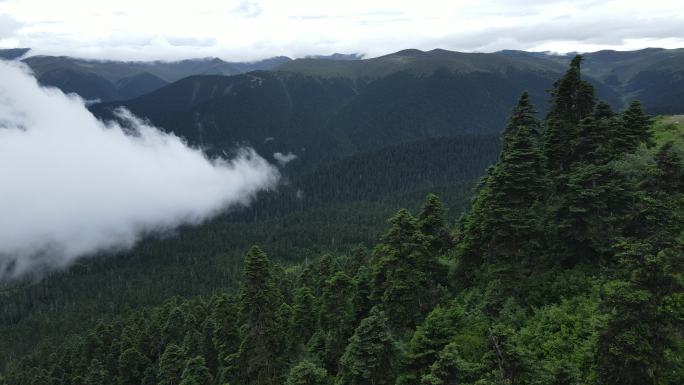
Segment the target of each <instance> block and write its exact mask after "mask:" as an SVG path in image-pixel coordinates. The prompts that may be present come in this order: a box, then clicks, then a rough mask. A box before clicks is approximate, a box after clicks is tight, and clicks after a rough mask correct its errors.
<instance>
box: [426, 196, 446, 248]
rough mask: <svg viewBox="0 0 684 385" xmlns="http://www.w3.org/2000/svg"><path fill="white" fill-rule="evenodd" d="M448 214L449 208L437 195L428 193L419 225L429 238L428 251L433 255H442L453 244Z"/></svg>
mask: <svg viewBox="0 0 684 385" xmlns="http://www.w3.org/2000/svg"><path fill="white" fill-rule="evenodd" d="M446 214H447V210H446V208H444V205H443V204H442V202H441V201H440V200H439V198H438V197H437V195H435V194H428V196H427V197H426V198H425V203H424V204H423V207H422V209H421V211H420V214H418V225H419V226H420V231H421V232H422V233H423V235H424V236H425V237H426V238H427V242H428V251H429V252H430V253H432V255H441V254H443V253H444V252H445V251H446V250H447V249H449V248H450V247H451V246H452V239H451V234H450V231H449V227H448V225H447V222H446Z"/></svg>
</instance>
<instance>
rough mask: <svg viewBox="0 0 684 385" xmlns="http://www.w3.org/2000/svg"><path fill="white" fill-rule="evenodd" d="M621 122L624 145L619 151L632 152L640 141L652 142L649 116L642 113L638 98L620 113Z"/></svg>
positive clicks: (648, 143) (649, 143)
mask: <svg viewBox="0 0 684 385" xmlns="http://www.w3.org/2000/svg"><path fill="white" fill-rule="evenodd" d="M622 124H623V126H624V130H623V131H622V132H621V135H622V136H624V138H625V139H624V143H625V146H624V147H623V148H621V149H620V150H621V151H623V152H632V151H634V150H635V149H636V148H637V147H638V146H639V145H640V144H641V143H645V144H647V145H651V144H652V136H653V134H652V132H651V118H650V117H649V116H648V115H646V114H645V113H644V110H643V108H642V107H641V103H640V102H639V101H638V100H633V101H632V102H631V103H630V104H629V107H628V108H627V109H626V110H625V112H623V113H622Z"/></svg>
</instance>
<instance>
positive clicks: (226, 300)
mask: <svg viewBox="0 0 684 385" xmlns="http://www.w3.org/2000/svg"><path fill="white" fill-rule="evenodd" d="M212 307H213V312H214V318H216V327H215V328H214V331H213V335H212V341H213V344H214V346H215V347H216V353H217V360H218V366H219V369H218V374H217V377H218V379H219V380H220V381H222V382H228V380H229V379H230V378H232V377H234V376H235V372H236V371H237V353H238V350H239V348H240V342H241V337H240V333H239V331H238V318H239V314H238V313H239V311H238V309H239V307H238V303H237V300H236V298H235V297H233V296H227V295H222V296H220V297H218V299H217V300H215V301H214V303H213V304H212Z"/></svg>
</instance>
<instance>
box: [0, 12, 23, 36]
mask: <svg viewBox="0 0 684 385" xmlns="http://www.w3.org/2000/svg"><path fill="white" fill-rule="evenodd" d="M22 26H23V24H22V23H20V22H18V21H17V20H15V19H14V18H13V17H12V16H10V15H7V14H0V39H6V38H8V37H12V36H13V35H14V32H16V31H17V30H19V28H21V27H22Z"/></svg>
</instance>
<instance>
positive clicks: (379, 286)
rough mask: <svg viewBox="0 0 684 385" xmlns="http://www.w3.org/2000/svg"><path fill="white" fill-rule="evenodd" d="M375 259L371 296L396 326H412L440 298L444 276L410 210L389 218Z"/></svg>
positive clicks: (396, 327) (401, 327)
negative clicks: (438, 274) (441, 282)
mask: <svg viewBox="0 0 684 385" xmlns="http://www.w3.org/2000/svg"><path fill="white" fill-rule="evenodd" d="M389 222H390V229H389V230H388V232H387V234H386V235H385V237H384V243H383V244H382V245H380V246H379V247H377V248H376V250H375V256H374V261H373V263H372V267H373V272H372V281H371V299H372V300H373V301H374V302H375V303H380V304H381V305H382V308H383V310H385V311H386V312H387V314H388V316H389V317H390V321H391V324H392V327H393V328H394V329H404V328H412V327H414V326H415V325H416V324H417V323H418V322H420V321H421V320H422V319H423V317H424V316H425V315H426V314H427V313H428V312H429V311H430V309H432V307H433V306H434V305H435V304H436V303H437V302H438V301H440V300H441V295H442V294H443V293H442V292H443V288H442V287H441V286H440V285H439V282H440V281H441V280H442V279H443V277H439V276H437V275H436V274H435V271H439V269H438V263H439V261H438V260H437V258H436V257H435V256H433V255H431V254H430V252H429V251H428V242H427V239H426V237H425V236H424V235H423V234H422V232H421V231H420V229H419V227H418V221H417V220H416V218H414V217H413V216H412V215H411V214H410V213H409V212H408V211H407V210H404V209H402V210H399V212H397V214H396V215H395V216H394V217H392V218H391V219H390V221H389Z"/></svg>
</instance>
